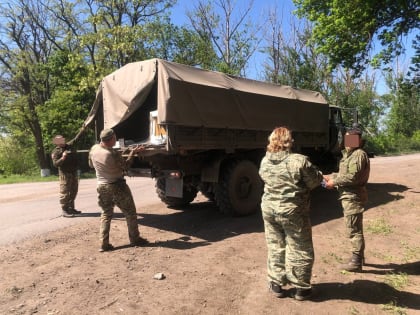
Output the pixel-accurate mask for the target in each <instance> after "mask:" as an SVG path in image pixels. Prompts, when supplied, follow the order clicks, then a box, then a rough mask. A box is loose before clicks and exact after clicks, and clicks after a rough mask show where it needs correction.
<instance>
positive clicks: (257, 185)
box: [215, 160, 263, 216]
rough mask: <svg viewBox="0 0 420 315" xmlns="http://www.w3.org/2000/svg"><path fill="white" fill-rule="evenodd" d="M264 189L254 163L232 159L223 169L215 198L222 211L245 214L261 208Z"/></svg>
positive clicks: (229, 213) (236, 214)
mask: <svg viewBox="0 0 420 315" xmlns="http://www.w3.org/2000/svg"><path fill="white" fill-rule="evenodd" d="M262 190H263V183H262V181H261V178H260V176H259V174H258V168H257V166H256V165H255V164H254V163H252V162H251V161H248V160H242V161H232V162H230V163H229V164H227V165H226V166H225V167H224V168H223V169H222V171H221V176H220V179H219V183H218V184H217V185H216V191H215V198H216V202H217V205H218V206H219V210H220V211H221V212H222V213H224V214H228V215H235V216H243V215H248V214H251V213H255V212H256V211H258V210H259V209H260V204H261V196H262Z"/></svg>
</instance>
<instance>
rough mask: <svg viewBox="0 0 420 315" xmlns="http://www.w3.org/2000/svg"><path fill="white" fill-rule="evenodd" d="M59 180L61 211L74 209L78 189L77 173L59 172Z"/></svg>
mask: <svg viewBox="0 0 420 315" xmlns="http://www.w3.org/2000/svg"><path fill="white" fill-rule="evenodd" d="M59 180H60V205H61V209H63V210H64V211H68V210H69V209H74V200H75V199H76V195H77V191H78V189H79V178H78V176H77V172H74V173H64V172H59Z"/></svg>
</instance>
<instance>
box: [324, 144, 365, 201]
mask: <svg viewBox="0 0 420 315" xmlns="http://www.w3.org/2000/svg"><path fill="white" fill-rule="evenodd" d="M342 153H343V157H342V159H341V161H340V168H339V171H338V173H333V174H332V178H333V180H334V184H335V185H336V187H337V188H338V191H339V192H340V199H354V198H360V199H361V201H362V202H366V200H367V191H366V183H367V181H368V179H369V174H370V161H369V157H368V155H367V153H366V152H365V151H364V150H363V149H360V148H356V149H354V150H350V151H346V150H343V151H342Z"/></svg>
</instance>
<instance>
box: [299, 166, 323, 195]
mask: <svg viewBox="0 0 420 315" xmlns="http://www.w3.org/2000/svg"><path fill="white" fill-rule="evenodd" d="M302 178H303V181H304V182H305V185H306V187H308V188H309V189H310V190H312V189H314V188H316V187H318V186H319V185H321V182H322V179H323V177H322V173H321V171H319V170H318V168H317V167H316V166H315V165H313V164H312V163H311V162H310V161H309V160H308V159H307V158H305V159H304V161H303V164H302Z"/></svg>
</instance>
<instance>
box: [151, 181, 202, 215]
mask: <svg viewBox="0 0 420 315" xmlns="http://www.w3.org/2000/svg"><path fill="white" fill-rule="evenodd" d="M156 193H157V195H158V197H159V198H160V200H162V202H163V203H165V204H166V205H167V206H169V207H173V208H179V207H183V206H186V205H188V204H190V203H191V202H192V201H193V200H194V199H195V197H196V196H197V189H196V188H194V187H191V186H185V185H184V187H183V191H182V198H177V197H169V196H166V195H165V178H163V177H162V178H158V179H157V180H156Z"/></svg>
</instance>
